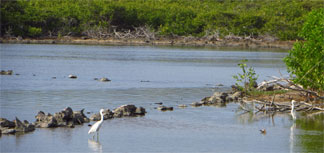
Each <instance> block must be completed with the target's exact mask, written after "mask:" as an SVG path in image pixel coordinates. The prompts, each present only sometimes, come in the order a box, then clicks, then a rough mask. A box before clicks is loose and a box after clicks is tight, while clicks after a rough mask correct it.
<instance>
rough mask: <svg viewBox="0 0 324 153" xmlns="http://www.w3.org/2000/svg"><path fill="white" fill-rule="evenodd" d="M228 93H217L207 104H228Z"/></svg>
mask: <svg viewBox="0 0 324 153" xmlns="http://www.w3.org/2000/svg"><path fill="white" fill-rule="evenodd" d="M227 96H228V93H226V92H215V93H214V94H213V96H211V97H210V98H209V100H208V103H207V104H214V103H219V102H220V103H224V102H226V97H227Z"/></svg>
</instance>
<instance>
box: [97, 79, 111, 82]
mask: <svg viewBox="0 0 324 153" xmlns="http://www.w3.org/2000/svg"><path fill="white" fill-rule="evenodd" d="M99 81H100V82H109V81H111V80H109V79H108V78H101V79H100V80H99Z"/></svg>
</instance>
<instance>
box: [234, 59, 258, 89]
mask: <svg viewBox="0 0 324 153" xmlns="http://www.w3.org/2000/svg"><path fill="white" fill-rule="evenodd" d="M247 61H248V60H247V59H243V60H241V62H240V63H239V64H237V65H238V66H239V67H240V68H241V69H242V72H243V73H242V74H240V73H238V74H237V75H233V78H234V79H235V80H236V83H235V86H236V87H237V88H238V89H239V90H240V91H244V92H245V93H246V94H248V93H249V92H250V91H251V90H253V89H254V87H255V86H257V84H256V80H257V79H258V77H259V75H257V74H256V73H255V71H254V68H253V67H247V65H246V62H247ZM241 84H243V85H241Z"/></svg>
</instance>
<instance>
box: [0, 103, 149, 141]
mask: <svg viewBox="0 0 324 153" xmlns="http://www.w3.org/2000/svg"><path fill="white" fill-rule="evenodd" d="M145 114H146V110H145V109H144V108H143V107H136V106H135V105H122V106H120V107H118V108H116V109H114V110H113V111H110V110H109V109H106V110H105V111H104V113H103V115H104V120H107V119H112V118H121V117H136V116H144V115H145ZM35 119H36V120H35V122H33V123H29V122H28V121H27V120H24V121H23V122H21V121H20V120H19V119H18V118H17V117H16V119H15V120H13V121H9V120H7V119H5V118H0V135H1V134H16V133H20V134H23V133H28V132H32V131H34V130H35V128H57V127H66V128H74V127H75V126H76V125H82V124H83V123H89V122H90V121H98V120H100V115H99V113H96V114H93V115H92V116H91V117H90V118H88V117H87V116H86V115H85V114H84V109H82V110H80V111H73V110H72V108H71V107H67V108H65V109H63V110H62V111H60V112H56V113H54V115H52V114H50V113H47V114H46V113H44V112H43V111H39V112H38V113H37V115H36V116H35Z"/></svg>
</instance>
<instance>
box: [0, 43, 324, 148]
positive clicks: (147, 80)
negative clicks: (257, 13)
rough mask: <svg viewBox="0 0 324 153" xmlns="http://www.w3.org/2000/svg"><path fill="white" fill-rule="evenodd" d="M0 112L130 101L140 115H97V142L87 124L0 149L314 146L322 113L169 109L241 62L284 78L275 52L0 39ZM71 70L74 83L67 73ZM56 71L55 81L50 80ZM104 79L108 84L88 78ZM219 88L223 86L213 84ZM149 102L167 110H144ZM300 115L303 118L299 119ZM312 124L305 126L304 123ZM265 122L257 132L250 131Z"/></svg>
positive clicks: (15, 138) (24, 113)
mask: <svg viewBox="0 0 324 153" xmlns="http://www.w3.org/2000/svg"><path fill="white" fill-rule="evenodd" d="M0 46H1V51H0V53H1V54H0V55H1V56H0V59H1V65H0V66H1V70H9V69H11V70H13V71H14V73H18V74H19V75H12V76H4V75H2V76H0V77H1V82H0V83H1V84H0V87H1V89H0V93H1V95H0V101H1V117H4V118H8V119H10V120H13V119H14V118H15V116H17V117H18V118H20V119H21V120H24V119H26V120H29V121H34V120H35V118H34V116H35V115H36V114H37V112H38V111H40V110H42V111H44V112H50V113H52V114H53V113H54V112H58V111H60V110H62V109H63V108H65V107H67V106H70V107H72V108H73V109H74V110H79V109H83V108H85V109H86V111H87V112H91V113H94V112H97V111H98V110H99V109H100V108H110V109H113V108H116V107H118V106H120V105H123V104H135V105H136V106H142V107H144V108H146V110H147V112H148V113H147V114H146V115H145V116H143V117H136V118H120V119H112V120H106V121H104V123H103V126H102V129H101V130H100V137H99V141H94V140H92V139H91V136H89V135H88V134H87V131H88V130H89V127H88V126H87V124H85V125H82V126H76V127H75V128H72V129H70V128H55V129H36V130H35V131H34V132H31V133H28V134H24V135H2V136H1V137H0V144H1V152H309V151H310V152H322V151H323V150H324V148H323V141H324V138H323V136H324V135H323V133H324V132H323V127H324V126H323V125H324V123H323V114H311V115H310V114H307V115H305V114H299V115H300V117H299V118H300V119H299V120H297V121H296V122H293V121H292V120H291V117H290V116H289V115H287V114H276V115H274V116H273V117H272V116H270V115H267V114H265V115H253V114H243V112H237V108H238V105H237V104H235V103H229V104H227V105H226V106H214V107H198V108H192V107H190V106H189V107H187V108H185V109H179V108H177V105H179V104H190V103H192V102H194V101H199V100H200V99H202V98H203V97H205V96H210V95H211V94H212V93H213V92H215V91H225V90H229V88H230V85H232V84H234V83H235V82H234V80H233V79H232V75H234V74H236V73H237V72H240V69H239V68H238V67H237V63H238V62H239V61H240V60H241V59H243V58H246V59H248V60H249V63H248V65H249V66H252V67H254V68H255V70H256V72H257V73H258V74H259V81H261V80H265V79H268V76H272V75H276V76H279V75H280V74H279V72H281V73H282V74H283V75H287V72H286V70H285V69H286V68H285V65H284V63H283V62H282V58H283V57H284V56H285V55H287V53H285V52H269V51H242V50H228V49H227V50H219V49H206V48H176V47H145V46H136V47H135V46H85V45H20V44H0ZM69 74H75V75H77V76H78V78H77V79H69V78H68V77H67V76H68V75H69ZM53 77H56V79H53ZM101 77H108V78H109V79H111V80H112V81H111V82H108V83H104V82H98V81H95V80H94V78H101ZM218 84H223V85H224V86H217V85H218ZM156 102H163V103H164V105H166V106H173V107H175V110H174V111H171V112H160V111H157V110H156V109H154V107H156V105H155V104H154V103H156ZM306 116H307V117H306ZM310 125H312V126H310ZM262 128H265V129H266V130H267V134H266V135H262V134H260V132H259V129H262Z"/></svg>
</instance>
